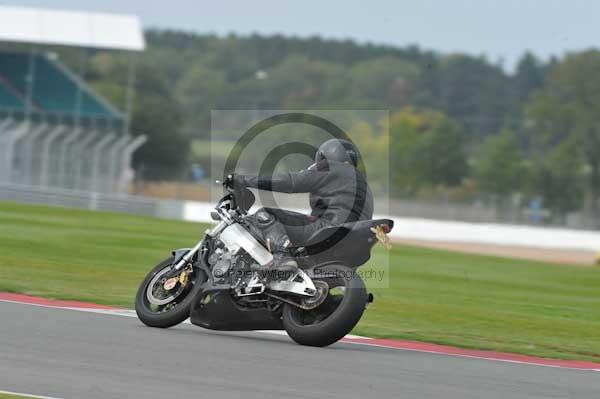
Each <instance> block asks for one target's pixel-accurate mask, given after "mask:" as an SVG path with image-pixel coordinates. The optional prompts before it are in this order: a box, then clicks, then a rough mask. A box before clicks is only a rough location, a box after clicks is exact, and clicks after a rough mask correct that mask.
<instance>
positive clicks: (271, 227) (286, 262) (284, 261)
mask: <svg viewBox="0 0 600 399" xmlns="http://www.w3.org/2000/svg"><path fill="white" fill-rule="evenodd" d="M254 219H255V223H256V226H257V227H258V228H259V229H260V230H261V231H262V233H263V237H264V239H265V240H266V241H267V243H268V246H269V249H270V251H271V252H272V253H273V258H274V261H273V267H272V269H275V270H277V271H283V272H293V271H295V270H296V269H297V268H298V264H297V263H296V261H295V260H294V258H293V257H291V256H290V254H289V253H288V250H287V248H288V247H289V246H290V245H291V241H290V238H289V236H288V234H287V232H286V229H285V227H284V225H283V224H282V223H281V222H280V221H279V220H277V219H276V218H275V216H273V214H271V213H270V212H268V211H267V210H266V209H264V208H263V209H259V210H258V211H257V212H256V213H255V214H254ZM258 269H261V270H258V271H259V272H268V270H269V268H267V269H265V270H262V269H264V268H258Z"/></svg>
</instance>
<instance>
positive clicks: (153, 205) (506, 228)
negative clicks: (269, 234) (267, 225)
mask: <svg viewBox="0 0 600 399" xmlns="http://www.w3.org/2000/svg"><path fill="white" fill-rule="evenodd" d="M0 201H14V202H23V203H30V204H45V205H57V206H65V207H74V208H83V209H90V210H105V211H116V212H126V213H131V214H138V215H147V216H155V217H160V218H167V219H179V220H187V221H193V222H202V223H209V222H212V220H211V219H210V211H211V210H212V208H213V206H214V204H212V203H208V202H193V201H176V200H159V199H152V198H144V197H139V196H131V195H118V194H100V193H90V192H83V191H75V190H65V189H56V188H52V189H50V188H39V187H32V186H25V185H17V184H0ZM376 217H377V218H381V217H386V216H384V215H376ZM387 217H388V218H391V219H393V220H394V223H395V227H394V230H393V231H392V233H391V235H392V237H393V238H403V239H413V240H427V241H438V242H439V241H444V242H465V243H476V244H495V245H511V246H524V247H539V248H552V249H571V250H586V251H600V232H597V231H586V230H572V229H564V228H545V227H532V226H518V225H506V224H493V223H466V222H456V221H442V220H432V219H422V218H410V217H398V216H387Z"/></svg>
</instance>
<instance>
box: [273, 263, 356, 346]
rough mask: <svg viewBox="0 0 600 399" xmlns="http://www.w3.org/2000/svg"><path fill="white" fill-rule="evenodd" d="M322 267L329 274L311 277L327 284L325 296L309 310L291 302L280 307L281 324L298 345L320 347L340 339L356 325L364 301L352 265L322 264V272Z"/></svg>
mask: <svg viewBox="0 0 600 399" xmlns="http://www.w3.org/2000/svg"><path fill="white" fill-rule="evenodd" d="M324 271H326V272H327V273H328V275H331V276H332V277H324V278H313V280H315V281H324V282H326V283H327V284H328V286H329V292H328V296H327V298H326V299H325V301H324V302H323V303H322V304H321V305H319V306H318V307H317V308H315V309H312V310H303V309H300V308H298V307H296V306H294V305H290V304H286V305H285V307H284V308H283V315H282V316H283V326H284V328H285V330H286V331H287V333H288V335H289V336H290V337H291V338H292V339H293V340H294V341H295V342H297V343H298V344H300V345H307V346H318V347H323V346H328V345H331V344H333V343H334V342H337V341H339V340H340V339H342V338H343V337H344V336H345V335H346V334H348V333H349V332H350V331H352V329H353V328H354V326H356V324H357V323H358V322H359V320H360V318H361V317H362V314H363V312H364V311H365V307H366V305H367V301H368V295H367V290H366V288H365V283H364V282H363V281H362V279H361V278H360V276H359V275H358V274H357V273H356V271H355V270H354V269H350V268H348V267H346V266H344V265H328V266H325V267H323V268H322V270H321V272H324ZM320 275H324V274H323V273H321V274H320ZM317 276H318V274H317ZM340 292H341V295H340V294H339V293H340Z"/></svg>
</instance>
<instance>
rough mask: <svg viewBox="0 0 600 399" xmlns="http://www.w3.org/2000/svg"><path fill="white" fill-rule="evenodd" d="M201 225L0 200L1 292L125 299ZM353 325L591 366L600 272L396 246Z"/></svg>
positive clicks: (375, 332) (599, 354)
mask: <svg viewBox="0 0 600 399" xmlns="http://www.w3.org/2000/svg"><path fill="white" fill-rule="evenodd" d="M204 229H205V226H202V225H199V224H193V223H185V222H176V221H167V220H160V219H153V218H145V217H138V216H131V215H123V214H115V213H104V212H87V211H81V210H73V209H63V208H53V207H41V206H30V205H20V204H13V203H0V291H11V292H21V293H27V294H31V295H39V296H45V297H49V298H59V299H72V300H82V301H91V302H96V303H101V304H108V305H118V306H124V307H132V306H133V298H134V295H135V291H136V289H137V286H138V284H139V282H140V281H141V280H142V278H143V277H144V275H145V274H146V272H147V271H148V270H149V269H150V267H152V266H153V265H154V264H156V263H158V262H159V261H160V260H162V259H164V258H165V257H167V256H168V255H169V251H170V250H171V249H172V248H178V247H187V246H191V245H193V244H194V243H195V241H197V240H199V239H200V238H201V237H202V234H203V231H204ZM384 256H390V257H389V263H390V270H389V273H388V275H387V277H388V278H389V287H387V288H372V289H371V291H372V292H373V293H374V294H375V302H374V303H373V304H372V305H371V306H370V307H369V309H368V310H367V312H365V316H364V317H363V319H362V320H361V322H360V324H359V325H358V326H357V328H356V329H355V331H354V333H356V334H362V335H368V336H374V337H383V338H403V339H412V340H419V341H428V342H436V343H443V344H449V345H455V346H461V347H468V348H478V349H491V350H498V351H508V352H516V353H524V354H531V355H538V356H545V357H556V358H563V359H580V360H591V361H598V362H600V334H598V331H600V268H593V267H589V268H588V267H579V266H569V265H554V264H545V263H542V262H533V261H524V260H514V259H505V258H498V257H492V256H479V255H468V254H459V253H453V252H447V251H440V250H429V249H423V248H415V247H407V246H395V247H394V249H393V250H392V251H391V253H389V254H386V253H384V250H382V249H381V248H377V250H376V251H375V252H374V256H373V259H372V261H371V264H372V265H373V266H372V267H373V268H375V269H377V266H375V265H378V264H384V263H385V262H383V257H384Z"/></svg>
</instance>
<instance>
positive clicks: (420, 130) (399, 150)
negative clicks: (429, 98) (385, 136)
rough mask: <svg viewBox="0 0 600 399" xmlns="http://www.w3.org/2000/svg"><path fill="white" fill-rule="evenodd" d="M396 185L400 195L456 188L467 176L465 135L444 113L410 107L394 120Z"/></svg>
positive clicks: (393, 148) (392, 148)
mask: <svg viewBox="0 0 600 399" xmlns="http://www.w3.org/2000/svg"><path fill="white" fill-rule="evenodd" d="M390 134H391V139H390V152H391V165H392V182H393V186H394V188H395V191H396V193H398V194H414V193H416V191H417V190H418V189H419V188H420V187H422V186H426V185H447V186H455V185H458V184H460V183H461V181H462V179H463V178H464V177H465V176H466V174H467V170H468V167H467V157H466V153H465V143H466V141H465V136H464V134H463V132H462V130H461V129H460V128H459V126H458V125H457V124H456V123H455V122H453V121H451V120H450V119H448V118H447V117H446V116H445V115H444V114H442V113H440V112H435V111H416V110H415V109H412V108H406V109H404V110H403V111H401V112H399V113H397V114H394V115H392V117H391V121H390Z"/></svg>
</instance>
